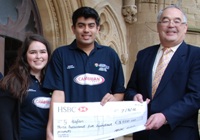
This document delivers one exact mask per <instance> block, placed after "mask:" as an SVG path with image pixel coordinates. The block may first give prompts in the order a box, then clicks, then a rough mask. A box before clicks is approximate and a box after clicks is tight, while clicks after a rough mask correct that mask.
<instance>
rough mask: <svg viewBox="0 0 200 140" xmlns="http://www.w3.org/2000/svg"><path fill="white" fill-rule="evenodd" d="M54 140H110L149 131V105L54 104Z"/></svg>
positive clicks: (126, 102)
mask: <svg viewBox="0 0 200 140" xmlns="http://www.w3.org/2000/svg"><path fill="white" fill-rule="evenodd" d="M53 111H54V112H53V115H54V116H53V126H54V127H53V130H54V131H53V134H54V140H108V139H112V138H117V137H120V136H123V135H127V134H130V133H133V132H137V131H141V130H144V129H145V126H144V124H145V123H146V121H147V103H146V102H144V103H139V102H136V101H118V102H107V103H106V104H105V105H104V106H101V105H100V102H89V103H88V102H87V103H54V107H53Z"/></svg>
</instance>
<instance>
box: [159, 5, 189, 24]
mask: <svg viewBox="0 0 200 140" xmlns="http://www.w3.org/2000/svg"><path fill="white" fill-rule="evenodd" d="M169 8H176V9H178V10H180V11H181V12H182V14H183V21H182V22H183V23H187V17H186V15H185V13H184V12H183V10H182V9H181V8H180V7H179V6H177V5H175V4H172V5H169V6H167V7H165V8H164V9H162V10H160V11H159V13H158V16H157V22H160V20H161V16H162V14H163V11H164V10H166V9H169Z"/></svg>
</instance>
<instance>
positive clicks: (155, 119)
mask: <svg viewBox="0 0 200 140" xmlns="http://www.w3.org/2000/svg"><path fill="white" fill-rule="evenodd" d="M165 123H166V118H165V116H164V115H163V114H162V113H156V114H153V115H151V116H150V117H149V119H148V120H147V123H146V124H145V126H146V130H151V129H154V130H157V129H159V128H160V127H161V126H163V125H164V124H165Z"/></svg>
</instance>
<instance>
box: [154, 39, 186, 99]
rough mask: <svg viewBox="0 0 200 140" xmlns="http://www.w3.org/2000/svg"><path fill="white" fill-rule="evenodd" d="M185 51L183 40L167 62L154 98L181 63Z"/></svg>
mask: <svg viewBox="0 0 200 140" xmlns="http://www.w3.org/2000/svg"><path fill="white" fill-rule="evenodd" d="M186 52H187V45H186V44H185V42H183V43H182V44H181V45H180V46H179V48H178V49H177V50H176V52H175V54H174V55H173V57H172V59H171V61H170V62H169V64H168V66H167V68H166V70H165V72H164V74H163V77H162V79H161V81H160V84H159V85H158V88H157V91H156V93H155V95H154V98H155V97H156V96H157V95H158V94H160V93H161V92H162V90H163V89H164V87H165V86H166V85H167V83H168V81H169V80H170V79H171V78H172V76H173V74H175V72H176V70H177V68H178V67H180V65H181V64H182V63H183V60H184V57H185V55H186Z"/></svg>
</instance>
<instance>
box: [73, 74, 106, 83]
mask: <svg viewBox="0 0 200 140" xmlns="http://www.w3.org/2000/svg"><path fill="white" fill-rule="evenodd" d="M104 81H105V79H104V78H103V77H102V76H101V75H97V74H90V73H85V74H80V75H78V76H76V77H75V78H74V82H75V83H77V84H80V85H90V86H93V85H100V84H102V83H103V82H104Z"/></svg>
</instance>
